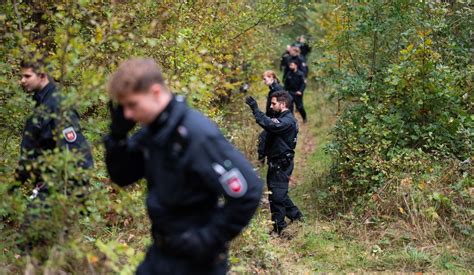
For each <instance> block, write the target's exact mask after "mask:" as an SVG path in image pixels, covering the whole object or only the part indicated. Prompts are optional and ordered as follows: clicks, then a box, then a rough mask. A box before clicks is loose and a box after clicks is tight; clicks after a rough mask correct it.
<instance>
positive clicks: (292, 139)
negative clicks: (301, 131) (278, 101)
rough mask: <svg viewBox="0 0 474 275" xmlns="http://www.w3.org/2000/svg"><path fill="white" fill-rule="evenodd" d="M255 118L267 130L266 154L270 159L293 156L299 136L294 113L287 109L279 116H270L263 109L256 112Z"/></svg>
mask: <svg viewBox="0 0 474 275" xmlns="http://www.w3.org/2000/svg"><path fill="white" fill-rule="evenodd" d="M254 116H255V120H256V121H257V123H258V124H259V125H260V126H261V127H262V128H263V129H264V130H265V131H266V132H267V136H266V140H265V155H266V156H267V157H268V159H269V160H272V159H279V158H285V157H287V156H288V155H291V156H293V155H294V153H295V152H294V150H295V148H296V139H297V136H298V123H297V122H296V119H295V117H294V116H293V114H292V113H291V112H290V111H289V110H286V111H284V112H282V113H280V115H279V116H278V117H275V118H270V117H268V116H266V115H265V114H264V113H263V112H262V111H260V110H256V112H254Z"/></svg>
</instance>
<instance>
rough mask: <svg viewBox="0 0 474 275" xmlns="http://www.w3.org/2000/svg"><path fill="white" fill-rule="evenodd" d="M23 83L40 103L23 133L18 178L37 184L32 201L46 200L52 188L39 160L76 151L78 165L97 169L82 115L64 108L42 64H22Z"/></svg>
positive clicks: (21, 81)
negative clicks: (58, 150)
mask: <svg viewBox="0 0 474 275" xmlns="http://www.w3.org/2000/svg"><path fill="white" fill-rule="evenodd" d="M20 83H21V86H22V87H23V88H24V89H25V90H26V91H27V92H28V93H31V94H33V99H34V101H35V103H36V104H35V108H34V110H33V115H32V116H30V117H29V118H28V120H27V121H26V125H25V128H24V131H23V139H22V141H21V145H20V147H21V158H20V162H19V167H18V169H17V178H18V180H20V181H21V182H23V183H25V182H27V181H28V182H31V183H32V184H34V186H35V188H34V189H33V194H32V195H31V197H30V198H32V199H33V198H35V197H37V196H39V197H40V198H44V197H45V194H47V193H48V186H47V184H46V183H45V182H44V181H43V178H42V175H41V172H40V171H41V170H42V169H41V168H40V167H38V165H37V164H38V163H35V162H37V160H38V157H40V156H41V155H42V154H43V153H45V152H48V151H49V152H50V151H52V150H53V149H55V148H57V147H60V148H63V149H67V150H69V151H71V152H73V153H74V154H75V155H76V156H77V159H78V163H77V165H78V166H79V167H82V168H86V169H87V168H90V167H92V166H93V160H92V154H91V149H90V146H89V144H88V143H87V140H86V138H85V137H84V135H83V134H82V131H81V127H80V125H79V115H78V113H77V112H76V110H74V109H71V108H68V109H64V107H62V106H61V97H60V94H59V91H58V90H57V88H56V84H55V83H54V80H53V79H52V78H51V77H50V76H49V75H48V74H47V73H45V72H44V68H43V64H41V62H27V61H24V62H22V63H21V80H20ZM75 183H76V184H79V183H80V182H78V181H75ZM81 184H83V182H81Z"/></svg>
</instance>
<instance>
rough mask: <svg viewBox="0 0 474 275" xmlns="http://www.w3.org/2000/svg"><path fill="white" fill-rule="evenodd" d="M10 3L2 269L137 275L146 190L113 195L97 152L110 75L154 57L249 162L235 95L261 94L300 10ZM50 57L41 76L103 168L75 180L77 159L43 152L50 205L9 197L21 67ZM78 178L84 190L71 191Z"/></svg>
mask: <svg viewBox="0 0 474 275" xmlns="http://www.w3.org/2000/svg"><path fill="white" fill-rule="evenodd" d="M4 2H5V3H3V4H2V7H1V9H0V29H1V32H2V38H1V39H2V45H3V47H1V48H0V84H1V85H0V86H1V87H0V104H1V106H2V107H1V108H0V126H1V127H0V129H1V130H0V140H1V141H2V142H1V144H0V148H1V149H0V180H1V182H2V185H1V186H0V195H1V197H2V198H5V199H2V202H1V203H0V204H1V210H0V219H1V220H2V223H1V224H0V226H1V228H2V234H1V235H2V240H5V241H4V242H2V244H1V245H0V248H1V249H2V251H3V254H1V255H0V259H1V262H2V263H1V264H0V269H2V271H3V270H5V271H6V272H17V273H19V272H22V270H23V269H26V270H32V269H33V270H35V269H36V270H38V271H44V272H45V273H48V272H50V273H51V272H53V273H57V272H73V273H91V272H92V273H94V272H97V273H109V272H116V273H123V274H130V273H133V271H134V269H135V268H136V266H137V264H138V263H139V261H140V260H141V257H143V253H144V251H146V247H147V246H148V245H149V244H150V239H149V238H150V237H149V232H148V231H149V224H148V218H147V216H146V213H145V209H144V205H143V198H144V195H145V192H146V191H145V190H144V185H143V184H142V183H140V184H139V185H137V186H135V187H131V188H127V189H126V190H123V189H116V188H115V187H113V185H111V182H110V181H109V180H108V178H107V173H106V172H105V167H104V163H103V161H102V158H103V149H102V147H101V146H100V145H101V140H102V136H103V135H104V134H105V133H106V132H107V131H108V120H107V119H106V118H107V115H108V110H107V108H106V102H107V100H108V96H107V94H106V92H105V83H106V80H107V76H108V75H109V74H110V73H111V72H112V71H113V70H114V68H115V67H116V66H117V64H118V63H119V62H120V61H121V60H124V59H126V58H129V57H132V56H148V57H153V58H154V59H155V60H156V61H157V62H159V63H160V64H161V65H162V67H163V71H164V73H165V74H166V79H167V80H168V85H169V86H170V87H171V88H172V89H173V90H174V91H176V92H177V93H178V94H182V95H185V96H187V98H188V101H189V103H190V105H192V106H194V107H197V108H198V109H199V110H200V111H202V112H204V113H205V114H206V115H208V116H209V117H210V118H211V119H213V120H214V121H216V122H217V123H219V125H221V126H223V127H224V129H223V130H224V133H225V134H226V136H228V137H229V138H231V139H232V141H233V142H234V143H235V144H236V145H237V146H239V147H240V148H241V149H242V150H243V151H244V152H248V153H249V152H251V151H253V148H254V143H253V142H252V141H250V135H248V132H245V131H244V129H243V128H242V126H244V125H246V126H249V123H248V117H247V116H244V115H242V112H241V110H242V107H243V105H244V104H241V102H242V98H241V97H242V96H241V95H240V93H241V92H240V91H239V88H240V87H241V85H242V84H244V83H249V84H250V86H251V87H252V92H255V93H257V92H259V91H260V90H262V91H263V90H264V89H263V88H264V87H262V85H261V83H260V82H261V78H260V75H261V73H262V72H263V71H264V70H266V69H268V68H269V67H270V64H271V60H272V57H274V56H276V55H277V52H276V51H275V49H276V48H277V45H278V44H279V40H278V36H277V35H275V34H274V32H273V30H276V29H277V27H279V26H281V25H283V24H287V23H289V22H291V20H292V17H291V16H290V15H291V14H292V12H293V11H294V10H295V8H296V7H297V5H298V4H299V1H296V2H294V3H287V1H284V0H279V1H270V0H263V1H257V2H255V1H247V0H238V1H231V2H222V1H176V2H169V1H151V0H148V1H98V0H82V1H66V0H61V1H21V0H17V1H13V0H10V1H4ZM278 54H279V52H278ZM44 55H45V56H46V59H45V63H46V69H47V71H48V72H49V73H50V74H51V76H52V77H53V78H54V79H55V80H56V81H57V82H58V85H59V87H60V90H61V94H62V95H63V96H64V102H63V103H64V106H62V107H63V109H64V110H65V109H66V108H68V107H70V106H74V107H75V108H76V109H77V110H78V111H79V113H80V116H81V119H82V120H81V124H82V128H83V130H84V133H85V135H86V137H87V139H88V140H89V141H90V143H91V144H92V147H93V153H94V157H95V160H96V167H94V169H92V171H82V170H77V169H76V165H75V164H76V162H77V161H78V159H77V157H76V158H75V156H74V155H73V154H71V153H68V152H65V151H63V150H59V149H58V150H55V151H54V152H46V153H45V154H43V155H42V156H41V157H40V158H39V159H38V160H37V161H35V162H34V163H31V168H34V167H37V168H39V169H40V171H41V172H42V175H43V177H45V181H46V182H47V184H48V186H49V189H50V194H49V196H48V197H47V198H46V199H45V201H44V202H41V201H39V200H35V201H33V202H29V201H28V200H27V198H28V196H29V195H30V194H31V191H32V189H33V186H30V185H25V186H20V187H19V188H18V189H15V190H11V187H12V186H17V185H18V183H17V182H15V180H14V178H13V174H14V171H15V169H16V166H17V161H18V159H19V143H20V139H21V132H22V129H23V126H24V122H25V119H26V117H27V116H29V115H30V114H31V111H32V107H33V102H32V100H31V98H30V97H31V95H28V94H26V93H25V92H24V91H22V90H21V89H20V87H19V85H18V81H17V80H18V77H19V63H20V61H21V60H22V59H24V58H30V56H34V58H41V57H43V56H44ZM239 103H240V104H239ZM245 122H247V124H245ZM252 127H253V126H252ZM255 132H256V130H255ZM250 148H252V150H251V149H250ZM33 166H34V167H33ZM78 179H84V180H88V182H89V184H88V185H86V186H80V187H76V186H74V185H73V184H71V182H72V181H73V180H76V181H77V180H78ZM76 195H77V196H76ZM36 204H39V205H37V206H35V205H36ZM25 225H26V226H25ZM32 240H33V241H34V246H33V247H34V251H33V253H32V255H33V257H32V258H30V259H27V258H26V257H25V255H23V254H21V251H20V249H19V248H21V247H22V246H26V245H29V244H30V243H31V241H32ZM78 263H80V264H78Z"/></svg>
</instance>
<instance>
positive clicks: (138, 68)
mask: <svg viewBox="0 0 474 275" xmlns="http://www.w3.org/2000/svg"><path fill="white" fill-rule="evenodd" d="M153 84H160V85H164V80H163V74H162V72H161V68H160V66H158V64H156V62H155V61H154V60H153V59H152V58H132V59H128V60H126V61H124V62H122V63H121V64H120V66H119V67H118V68H117V70H116V71H115V73H113V74H112V76H111V77H110V79H109V82H108V85H107V90H108V92H109V95H110V97H112V98H114V99H117V98H119V97H122V96H125V95H127V94H130V93H140V92H145V91H147V90H148V88H150V86H151V85H153Z"/></svg>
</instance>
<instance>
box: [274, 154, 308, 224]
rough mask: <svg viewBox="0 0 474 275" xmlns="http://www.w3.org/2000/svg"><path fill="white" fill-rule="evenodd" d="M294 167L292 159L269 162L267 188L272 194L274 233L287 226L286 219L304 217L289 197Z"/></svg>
mask: <svg viewBox="0 0 474 275" xmlns="http://www.w3.org/2000/svg"><path fill="white" fill-rule="evenodd" d="M293 166H294V163H293V160H292V159H291V160H287V159H281V160H269V162H268V173H267V186H268V190H269V191H270V192H271V194H270V195H269V201H270V211H271V213H272V221H273V222H274V225H273V231H275V232H277V233H280V232H281V230H283V229H284V228H285V227H286V226H287V223H286V221H285V217H288V218H289V219H290V220H296V219H299V218H301V217H302V214H301V212H300V210H299V209H298V207H296V205H295V204H294V203H293V202H292V201H291V199H290V197H289V195H288V184H289V180H290V176H291V173H292V172H293Z"/></svg>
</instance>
